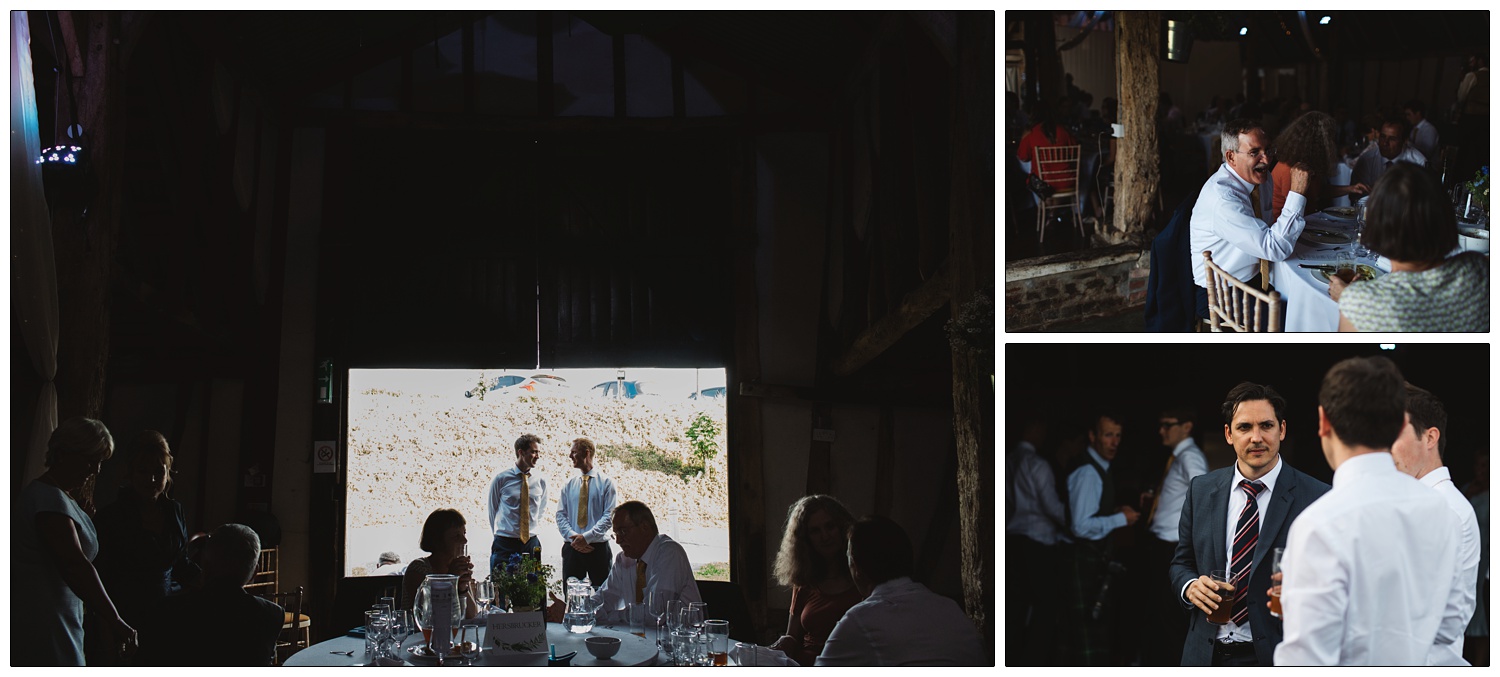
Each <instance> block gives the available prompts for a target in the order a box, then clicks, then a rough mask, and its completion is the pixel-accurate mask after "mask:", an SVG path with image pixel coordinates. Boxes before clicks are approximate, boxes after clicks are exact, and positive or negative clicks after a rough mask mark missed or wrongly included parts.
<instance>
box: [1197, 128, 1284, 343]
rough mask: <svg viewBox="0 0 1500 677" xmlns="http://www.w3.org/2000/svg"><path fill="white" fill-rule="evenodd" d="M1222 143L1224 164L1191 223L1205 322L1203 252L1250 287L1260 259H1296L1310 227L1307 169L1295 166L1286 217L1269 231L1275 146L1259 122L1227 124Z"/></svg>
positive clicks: (1210, 181) (1201, 196) (1203, 193)
mask: <svg viewBox="0 0 1500 677" xmlns="http://www.w3.org/2000/svg"><path fill="white" fill-rule="evenodd" d="M1220 142H1221V143H1222V144H1223V148H1224V164H1223V165H1222V166H1221V167H1219V170H1218V171H1217V172H1214V174H1213V176H1210V177H1209V178H1208V182H1207V183H1205V184H1203V189H1202V190H1201V191H1199V192H1198V201H1197V202H1195V203H1194V204H1193V218H1192V221H1191V222H1190V224H1191V227H1190V245H1189V250H1188V251H1189V254H1190V258H1191V259H1192V260H1191V261H1190V264H1191V265H1192V267H1193V283H1194V284H1196V285H1197V293H1198V309H1197V310H1198V316H1199V317H1202V318H1205V319H1206V318H1207V317H1208V268H1207V267H1206V266H1204V263H1203V252H1204V251H1209V252H1212V255H1213V259H1214V264H1215V265H1217V266H1219V267H1220V268H1223V269H1224V270H1225V271H1226V272H1228V273H1229V274H1230V275H1233V276H1234V277H1235V278H1236V279H1238V280H1241V281H1243V282H1251V281H1252V279H1253V278H1255V277H1256V275H1257V274H1258V272H1259V270H1260V259H1265V260H1267V261H1283V260H1286V258H1287V257H1288V256H1291V254H1292V248H1293V247H1294V246H1296V244H1297V238H1298V237H1301V236H1302V228H1303V226H1305V225H1306V222H1305V221H1304V220H1303V217H1302V210H1303V207H1305V206H1306V205H1307V170H1306V169H1304V168H1301V167H1293V168H1292V169H1291V175H1292V184H1291V186H1290V187H1289V188H1290V192H1288V193H1287V196H1286V203H1285V205H1284V206H1283V207H1282V209H1281V215H1280V216H1278V217H1277V219H1276V222H1275V223H1273V224H1271V225H1269V226H1267V223H1266V218H1267V217H1269V216H1270V214H1271V194H1272V192H1273V190H1272V185H1271V161H1270V154H1269V151H1268V149H1269V147H1270V142H1269V140H1268V139H1267V138H1266V133H1265V131H1264V130H1262V129H1261V127H1260V124H1259V123H1256V122H1253V121H1251V120H1245V119H1239V120H1234V121H1232V122H1230V123H1228V124H1226V125H1224V132H1223V135H1222V136H1221V137H1220ZM1257 286H1258V284H1257Z"/></svg>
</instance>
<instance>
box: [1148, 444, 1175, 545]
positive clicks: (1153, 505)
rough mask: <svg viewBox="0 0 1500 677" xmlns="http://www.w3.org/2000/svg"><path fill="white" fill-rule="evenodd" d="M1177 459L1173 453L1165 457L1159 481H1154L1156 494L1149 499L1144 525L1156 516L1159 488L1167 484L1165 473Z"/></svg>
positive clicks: (1159, 498) (1159, 503)
mask: <svg viewBox="0 0 1500 677" xmlns="http://www.w3.org/2000/svg"><path fill="white" fill-rule="evenodd" d="M1175 460H1177V457H1176V456H1175V455H1173V456H1168V457H1167V467H1166V469H1165V470H1162V471H1161V481H1160V482H1157V483H1156V496H1155V497H1153V498H1152V499H1151V512H1149V513H1146V526H1147V527H1150V526H1151V518H1152V517H1155V516H1156V506H1158V505H1161V490H1162V488H1163V487H1165V486H1166V485H1167V473H1169V472H1172V461H1175Z"/></svg>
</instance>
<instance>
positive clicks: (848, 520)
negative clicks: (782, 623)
mask: <svg viewBox="0 0 1500 677" xmlns="http://www.w3.org/2000/svg"><path fill="white" fill-rule="evenodd" d="M853 523H854V516H853V515H851V514H849V510H848V508H845V507H844V504H842V503H839V500H838V499H836V498H834V497H832V496H828V495H825V494H814V495H812V496H804V497H802V498H800V499H798V500H797V502H796V503H793V504H792V507H791V508H788V509H787V511H786V532H785V533H784V534H783V535H782V537H781V551H780V552H778V553H776V580H777V581H778V582H779V583H781V584H782V585H786V586H790V587H791V588H792V608H791V612H790V614H789V617H788V619H787V624H786V634H785V635H782V636H781V637H780V638H778V639H777V640H776V642H775V643H773V644H772V645H771V648H772V649H779V650H781V651H784V652H786V655H787V656H788V657H790V658H791V659H792V660H794V661H797V662H798V663H801V664H802V665H812V664H813V661H814V660H815V659H817V657H818V654H819V653H822V651H823V644H824V643H825V642H827V641H828V635H829V634H830V633H832V632H833V626H834V625H836V624H837V623H838V622H839V619H840V618H843V617H844V612H845V611H848V610H849V607H852V606H854V605H855V604H858V603H860V602H861V601H862V600H863V599H864V595H861V594H860V593H859V590H858V589H857V588H855V587H854V578H853V577H852V576H850V574H849V559H848V555H847V552H848V541H847V536H846V532H847V531H848V529H849V525H851V524H853Z"/></svg>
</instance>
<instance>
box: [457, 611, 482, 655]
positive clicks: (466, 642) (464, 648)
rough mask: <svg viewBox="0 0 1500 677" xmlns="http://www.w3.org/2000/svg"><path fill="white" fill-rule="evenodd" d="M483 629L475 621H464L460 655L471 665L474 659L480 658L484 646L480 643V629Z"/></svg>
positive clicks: (460, 638)
mask: <svg viewBox="0 0 1500 677" xmlns="http://www.w3.org/2000/svg"><path fill="white" fill-rule="evenodd" d="M481 627H483V626H481V625H479V624H478V623H476V622H473V621H464V623H463V625H462V626H461V627H460V629H459V636H458V655H460V656H462V657H463V658H464V660H465V661H468V663H469V664H470V665H473V664H474V659H475V658H478V657H479V653H480V651H481V650H482V648H483V644H481V643H480V641H479V629H480V628H481Z"/></svg>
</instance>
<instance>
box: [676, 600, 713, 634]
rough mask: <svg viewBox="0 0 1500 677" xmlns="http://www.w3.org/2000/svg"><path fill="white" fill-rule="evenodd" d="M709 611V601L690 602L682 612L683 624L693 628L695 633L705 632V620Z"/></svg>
mask: <svg viewBox="0 0 1500 677" xmlns="http://www.w3.org/2000/svg"><path fill="white" fill-rule="evenodd" d="M707 612H708V604H707V603H705V602H688V603H687V606H686V608H684V609H683V612H682V613H683V615H682V625H683V626H685V627H686V628H687V629H689V630H692V631H693V634H694V635H701V634H703V621H704V619H705V618H707Z"/></svg>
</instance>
